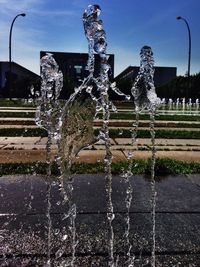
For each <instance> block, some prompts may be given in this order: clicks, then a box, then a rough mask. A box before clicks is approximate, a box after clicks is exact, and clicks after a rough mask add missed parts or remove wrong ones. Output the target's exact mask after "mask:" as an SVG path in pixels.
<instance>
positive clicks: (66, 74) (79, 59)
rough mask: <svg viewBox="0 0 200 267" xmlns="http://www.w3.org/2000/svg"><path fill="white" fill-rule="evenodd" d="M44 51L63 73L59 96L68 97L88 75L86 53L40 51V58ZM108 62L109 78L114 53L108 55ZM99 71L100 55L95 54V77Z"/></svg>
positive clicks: (111, 73) (112, 71) (112, 73)
mask: <svg viewBox="0 0 200 267" xmlns="http://www.w3.org/2000/svg"><path fill="white" fill-rule="evenodd" d="M46 53H51V54H53V57H54V59H55V60H56V62H57V64H58V65H59V68H60V70H61V71H62V73H63V78H64V83H63V89H62V91H61V95H60V97H61V98H63V99H68V98H69V96H70V94H72V93H73V92H74V88H75V87H77V86H79V85H80V84H81V80H83V79H84V78H85V77H87V76H88V74H89V73H88V71H87V70H86V66H87V61H88V54H87V53H66V52H55V51H41V52H40V58H41V57H43V56H44V55H45V54H46ZM108 62H109V64H110V66H111V72H110V79H111V80H112V79H113V77H114V55H113V54H111V55H109V61H108ZM99 71H100V57H99V55H97V54H95V72H94V75H95V77H97V76H98V75H99Z"/></svg>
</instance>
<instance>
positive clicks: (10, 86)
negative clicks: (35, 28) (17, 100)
mask: <svg viewBox="0 0 200 267" xmlns="http://www.w3.org/2000/svg"><path fill="white" fill-rule="evenodd" d="M20 16H22V17H25V16H26V14H25V13H21V14H18V15H17V16H15V17H14V19H13V21H12V23H11V26H10V34H9V96H10V98H11V89H12V82H11V80H12V63H11V60H12V58H11V51H12V50H11V39H12V29H13V25H14V22H15V20H16V19H17V18H18V17H20Z"/></svg>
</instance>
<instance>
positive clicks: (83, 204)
mask: <svg viewBox="0 0 200 267" xmlns="http://www.w3.org/2000/svg"><path fill="white" fill-rule="evenodd" d="M74 178H75V179H74V201H75V202H76V203H77V208H78V214H77V218H76V231H77V232H76V233H77V237H78V239H79V243H78V245H77V248H76V253H77V254H76V256H77V265H76V266H82V267H87V266H88V267H89V266H91V265H88V264H89V263H91V261H92V260H96V261H97V262H99V261H100V262H101V265H94V266H101V267H103V266H107V261H108V256H107V254H108V236H109V235H108V232H109V229H108V222H107V219H106V213H105V188H104V175H77V176H75V177H74ZM193 178H194V179H197V178H198V177H197V175H196V176H189V177H187V176H168V177H160V180H159V182H157V183H156V191H157V210H156V255H157V256H156V260H157V265H156V266H159V267H161V266H162V267H163V266H168V267H172V266H184V267H187V266H188V267H191V266H194V267H198V266H199V263H200V258H199V255H200V238H199V237H200V207H199V198H200V194H199V193H200V188H199V187H198V186H197V185H196V183H193V182H191V179H193ZM52 180H54V181H55V182H54V183H53V186H52V192H51V205H52V206H51V223H52V227H51V233H52V235H51V255H52V258H53V259H52V261H53V260H55V265H53V266H59V265H57V263H58V262H60V261H61V260H63V261H65V262H66V261H68V260H69V255H70V253H71V249H70V239H69V238H70V233H69V232H68V225H69V224H68V223H69V221H68V219H64V217H65V215H66V212H67V211H66V210H68V209H67V207H66V205H64V206H63V205H62V204H61V203H60V204H59V205H58V202H60V200H61V199H62V196H61V195H60V191H59V187H58V184H57V179H55V178H51V180H50V179H47V178H46V177H44V176H4V177H1V178H0V193H1V196H0V197H1V201H0V214H1V216H0V228H1V229H0V237H1V245H0V253H1V255H2V254H5V253H6V254H7V255H10V256H11V255H12V254H14V255H15V256H16V257H14V258H8V261H10V265H8V266H23V265H14V264H21V263H22V261H24V260H25V259H26V260H28V258H29V257H30V258H31V259H30V260H35V261H36V260H39V262H42V261H43V263H44V262H45V260H46V255H47V233H48V218H47V214H46V208H47V197H46V196H47V186H48V184H49V182H50V181H51V182H52ZM131 183H132V184H133V186H134V191H133V205H132V207H131V212H130V235H129V237H130V241H131V243H132V245H133V247H132V252H134V253H135V255H136V259H137V261H136V265H135V266H138V267H139V266H142V262H143V263H144V260H145V261H146V260H149V259H150V255H151V237H150V236H151V234H150V233H151V229H152V222H151V213H150V209H149V203H150V197H151V194H150V181H149V178H148V177H143V176H135V177H133V179H131ZM125 191H126V183H124V181H123V179H122V178H120V177H118V176H114V177H113V203H114V212H115V219H114V221H113V228H114V234H115V242H114V253H115V256H116V255H119V256H120V261H121V264H122V265H119V266H126V264H125V261H126V260H127V257H125V253H126V251H127V248H128V247H127V243H126V239H125V238H124V233H125V229H126V223H125V213H124V208H125V206H124V197H125ZM13 213H14V214H13ZM61 248H62V253H61V256H60V257H61V258H60V257H58V258H57V259H55V255H58V253H60V249H61ZM123 256H124V259H123ZM81 259H82V261H81V262H82V265H80V264H81V263H80V260H81ZM0 260H1V262H3V263H2V264H4V263H5V262H4V261H5V259H4V261H3V259H2V258H1V259H0ZM1 262H0V263H1ZM24 262H25V261H24ZM83 262H84V265H83ZM122 262H123V263H122ZM178 262H179V265H178ZM43 263H41V266H44V265H42V264H43ZM172 263H173V264H177V265H171V264H172ZM12 264H13V265H12ZM24 264H25V263H24ZM96 264H97V263H96ZM137 264H138V265H137ZM167 264H168V265H167ZM1 266H4V265H1ZM24 266H29V265H24ZM30 266H31V265H30ZM33 266H34V265H33ZM36 266H37V265H36ZM38 266H39V265H38ZM61 266H62V265H61ZM63 266H64V265H63ZM144 266H150V265H144Z"/></svg>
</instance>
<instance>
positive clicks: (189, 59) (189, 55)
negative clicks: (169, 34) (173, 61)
mask: <svg viewBox="0 0 200 267" xmlns="http://www.w3.org/2000/svg"><path fill="white" fill-rule="evenodd" d="M176 19H178V20H180V19H182V20H183V21H184V22H185V24H186V26H187V29H188V37H189V50H188V77H190V62H191V33H190V27H189V24H188V22H187V20H186V19H184V18H183V17H181V16H178V17H176Z"/></svg>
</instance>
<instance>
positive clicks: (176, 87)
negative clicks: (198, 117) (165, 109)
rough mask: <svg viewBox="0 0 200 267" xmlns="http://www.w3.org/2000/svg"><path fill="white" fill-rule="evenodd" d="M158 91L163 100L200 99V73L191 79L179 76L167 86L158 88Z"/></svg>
mask: <svg viewBox="0 0 200 267" xmlns="http://www.w3.org/2000/svg"><path fill="white" fill-rule="evenodd" d="M156 91H157V93H158V96H159V97H161V98H162V97H165V98H173V99H175V98H178V97H179V98H180V97H187V98H192V99H196V98H200V73H197V74H194V75H191V76H190V77H183V76H178V77H176V78H174V79H173V80H171V81H170V82H169V83H167V84H166V85H163V86H160V87H158V88H157V89H156Z"/></svg>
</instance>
